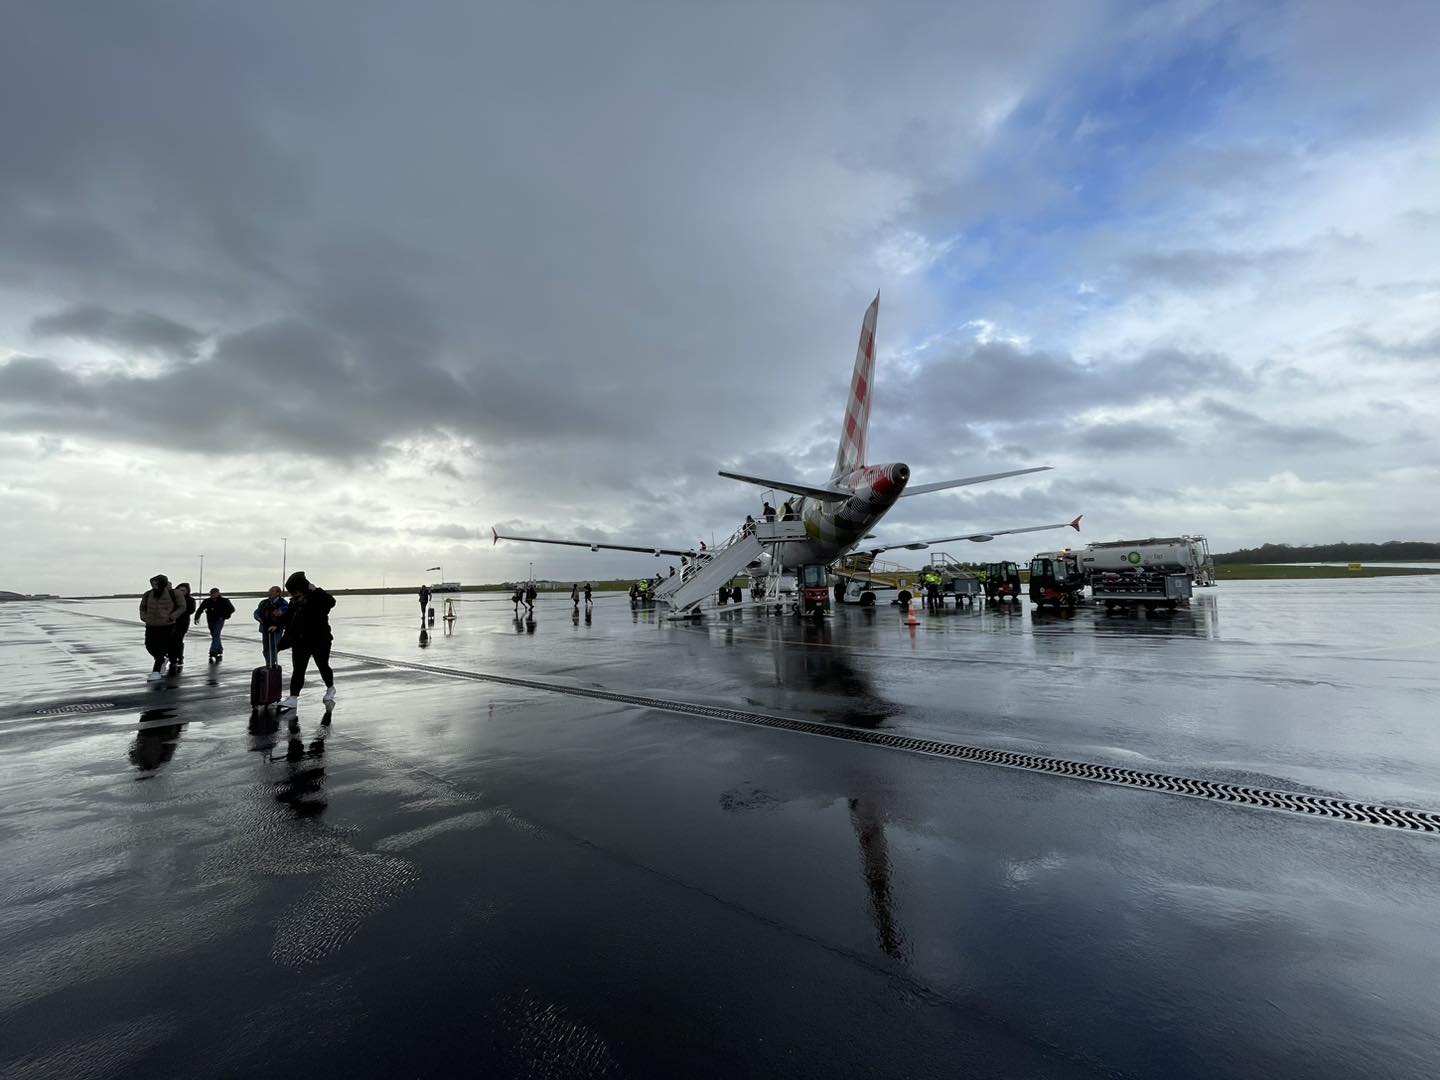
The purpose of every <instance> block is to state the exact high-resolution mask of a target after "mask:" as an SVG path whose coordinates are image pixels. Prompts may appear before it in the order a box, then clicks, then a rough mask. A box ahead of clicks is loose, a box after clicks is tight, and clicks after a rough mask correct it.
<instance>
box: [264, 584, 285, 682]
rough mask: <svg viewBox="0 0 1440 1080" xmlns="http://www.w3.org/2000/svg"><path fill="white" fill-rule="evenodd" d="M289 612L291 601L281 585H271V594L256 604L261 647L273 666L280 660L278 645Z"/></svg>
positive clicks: (268, 662) (267, 660)
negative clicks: (286, 597) (287, 598)
mask: <svg viewBox="0 0 1440 1080" xmlns="http://www.w3.org/2000/svg"><path fill="white" fill-rule="evenodd" d="M289 614H290V603H289V601H287V600H286V599H285V595H284V594H283V593H282V592H281V591H280V586H279V585H271V586H270V592H269V594H268V595H266V596H264V597H262V598H261V600H260V603H258V604H256V605H255V621H256V622H257V623H259V624H260V648H261V649H262V650H263V651H264V653H265V663H267V664H270V665H271V666H274V664H275V663H276V662H277V661H278V660H279V649H278V648H277V646H278V645H279V644H280V634H281V633H282V632H283V631H284V629H285V619H286V616H288V615H289Z"/></svg>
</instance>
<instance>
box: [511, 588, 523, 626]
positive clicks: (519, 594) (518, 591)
mask: <svg viewBox="0 0 1440 1080" xmlns="http://www.w3.org/2000/svg"><path fill="white" fill-rule="evenodd" d="M510 601H511V603H513V604H514V605H515V617H516V618H517V619H518V618H519V617H520V605H521V604H522V603H524V601H525V590H524V589H522V588H521V587H520V586H519V585H516V586H515V592H514V594H513V595H512V596H511V597H510Z"/></svg>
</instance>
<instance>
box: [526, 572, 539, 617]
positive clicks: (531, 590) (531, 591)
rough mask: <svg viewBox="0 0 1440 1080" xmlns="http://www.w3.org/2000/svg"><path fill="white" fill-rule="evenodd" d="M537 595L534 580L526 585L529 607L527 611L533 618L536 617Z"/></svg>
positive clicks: (527, 604) (527, 606)
mask: <svg viewBox="0 0 1440 1080" xmlns="http://www.w3.org/2000/svg"><path fill="white" fill-rule="evenodd" d="M537 595H538V594H537V593H536V591H535V582H533V581H532V582H530V583H529V584H528V585H526V586H525V607H526V608H527V609H528V611H527V613H528V615H529V617H530V618H532V619H533V618H534V617H535V597H536V596H537Z"/></svg>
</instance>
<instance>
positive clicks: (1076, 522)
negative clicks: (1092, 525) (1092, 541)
mask: <svg viewBox="0 0 1440 1080" xmlns="http://www.w3.org/2000/svg"><path fill="white" fill-rule="evenodd" d="M1084 516H1085V515H1084V514H1076V515H1075V520H1074V521H1072V522H1070V528H1072V529H1074V530H1075V531H1076V532H1079V531H1080V519H1081V518H1082V517H1084Z"/></svg>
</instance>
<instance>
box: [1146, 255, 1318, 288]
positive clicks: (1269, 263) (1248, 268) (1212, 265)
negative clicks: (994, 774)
mask: <svg viewBox="0 0 1440 1080" xmlns="http://www.w3.org/2000/svg"><path fill="white" fill-rule="evenodd" d="M1303 257H1304V252H1302V251H1300V250H1299V249H1295V248H1273V249H1270V250H1266V251H1225V250H1219V249H1207V248H1188V249H1184V250H1180V251H1156V252H1146V253H1144V254H1141V255H1136V256H1133V257H1132V258H1131V259H1130V260H1129V263H1128V269H1129V271H1130V273H1131V275H1132V276H1133V277H1134V278H1135V279H1136V283H1137V284H1139V285H1141V286H1144V285H1145V284H1146V283H1147V282H1155V281H1158V282H1160V283H1162V284H1165V285H1170V286H1174V287H1175V288H1179V289H1197V288H1213V287H1215V286H1219V285H1226V284H1229V283H1231V282H1233V281H1235V279H1236V278H1239V277H1241V276H1243V275H1246V274H1252V273H1279V272H1281V271H1283V270H1284V269H1285V268H1286V267H1287V266H1289V265H1292V264H1294V263H1295V262H1296V261H1298V260H1299V259H1302V258H1303Z"/></svg>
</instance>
